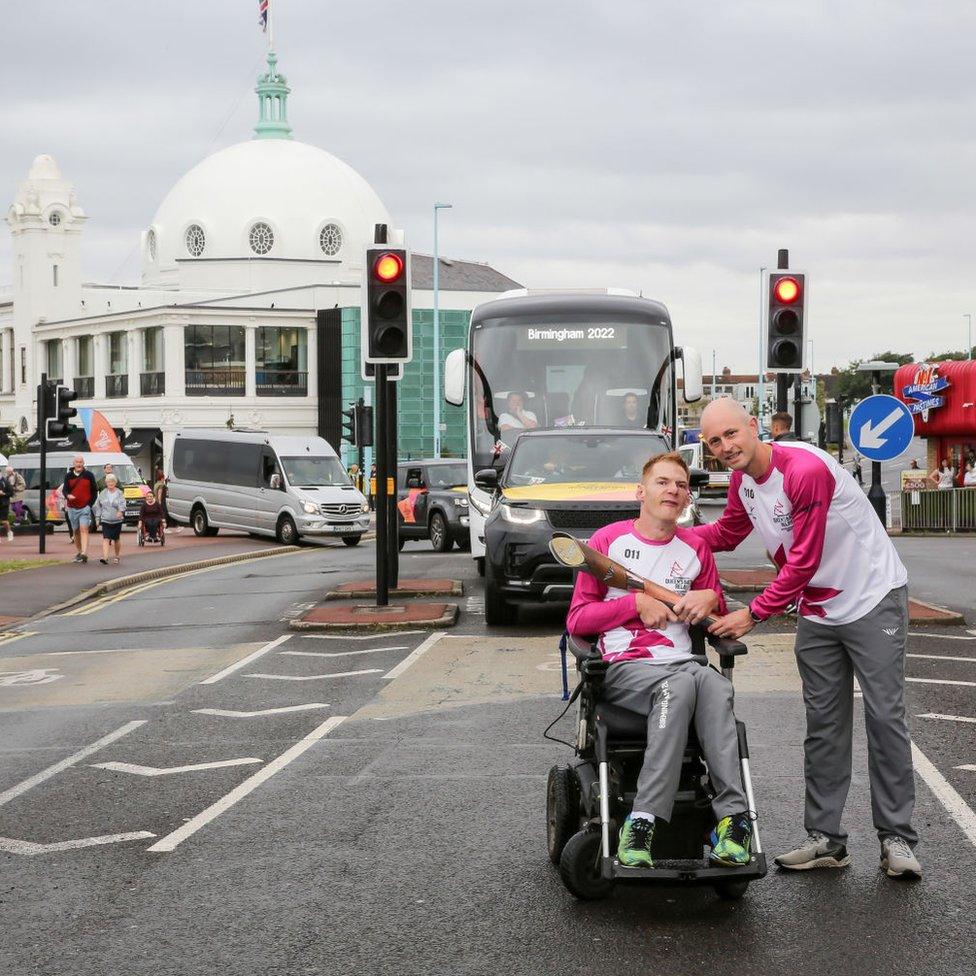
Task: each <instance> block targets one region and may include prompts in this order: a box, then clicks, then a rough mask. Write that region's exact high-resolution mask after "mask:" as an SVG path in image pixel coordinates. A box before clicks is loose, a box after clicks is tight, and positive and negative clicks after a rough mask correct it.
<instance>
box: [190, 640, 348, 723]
mask: <svg viewBox="0 0 976 976" xmlns="http://www.w3.org/2000/svg"><path fill="white" fill-rule="evenodd" d="M284 653H287V651H285V652H284ZM328 707H329V706H328V703H327V702H310V703H309V704H308V705H285V706H284V708H262V709H259V710H258V711H256V712H234V711H230V710H229V709H226V708H194V709H193V712H194V714H195V715H220V716H222V717H223V718H257V717H258V716H259V715H284V714H285V713H286V712H304V711H308V710H309V709H312V708H328Z"/></svg>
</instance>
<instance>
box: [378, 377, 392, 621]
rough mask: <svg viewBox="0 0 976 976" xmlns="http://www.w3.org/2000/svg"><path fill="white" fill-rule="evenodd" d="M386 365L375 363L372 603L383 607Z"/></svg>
mask: <svg viewBox="0 0 976 976" xmlns="http://www.w3.org/2000/svg"><path fill="white" fill-rule="evenodd" d="M386 373H387V366H386V364H385V363H377V364H376V374H375V375H376V418H375V419H376V437H375V438H374V439H375V441H376V445H375V447H376V605H377V606H378V607H385V606H387V605H388V604H389V602H390V583H389V576H388V573H389V569H390V566H389V562H388V557H387V545H388V544H389V540H388V538H387V535H388V530H389V524H390V523H389V516H388V515H387V494H388V493H387V490H386V479H387V477H388V468H389V461H388V455H389V446H390V445H389V439H388V437H387V434H386V424H387V392H388V384H387V379H386Z"/></svg>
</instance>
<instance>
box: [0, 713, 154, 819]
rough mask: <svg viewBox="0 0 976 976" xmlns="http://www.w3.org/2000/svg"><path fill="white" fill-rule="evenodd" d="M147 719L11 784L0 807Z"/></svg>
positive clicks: (142, 723)
mask: <svg viewBox="0 0 976 976" xmlns="http://www.w3.org/2000/svg"><path fill="white" fill-rule="evenodd" d="M146 721H147V719H138V720H136V721H134V722H127V723H126V724H125V725H123V726H122V727H121V728H118V729H116V730H115V731H114V732H109V734H108V735H106V736H102V738H101V739H99V740H98V741H97V742H93V743H92V744H91V745H90V746H85V748H84V749H80V750H79V751H78V752H76V753H74V755H71V756H68V758H67V759H62V760H61V762H57V763H55V764H54V765H53V766H48V768H47V769H44V770H42V771H41V772H39V773H35V774H34V775H33V776H31V777H30V779H25V780H24V782H23V783H18V784H17V785H16V786H11V787H10V789H9V790H6V791H5V792H3V793H0V807H2V806H3V805H4V804H5V803H9V802H10V801H11V800H14V799H16V798H17V797H18V796H22V795H23V794H24V793H26V792H27V791H28V790H29V789H33V787H35V786H37V785H38V783H43V782H44V781H45V780H47V779H50V778H51V777H52V776H57V774H58V773H60V772H62V770H65V769H67V768H68V767H69V766H74V765H75V763H79V762H81V760H82V759H87V758H88V757H89V756H90V755H92V754H93V753H96V752H98V750H99V749H102V748H104V747H105V746H107V745H109V744H110V743H112V742H115V741H116V740H117V739H121V738H122V736H123V735H128V734H129V733H130V732H132V731H133V730H135V729H137V728H139V726H140V725H145V724H146Z"/></svg>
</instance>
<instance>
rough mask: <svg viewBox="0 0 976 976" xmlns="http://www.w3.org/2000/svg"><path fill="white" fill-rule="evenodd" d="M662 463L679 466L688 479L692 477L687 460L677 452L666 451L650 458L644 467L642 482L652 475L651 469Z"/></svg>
mask: <svg viewBox="0 0 976 976" xmlns="http://www.w3.org/2000/svg"><path fill="white" fill-rule="evenodd" d="M661 461H670V462H671V463H672V464H676V465H678V467H679V468H681V469H682V470H683V471H684V473H685V477H686V478H690V477H691V472H690V471H689V470H688V464H687V462H686V461H685V459H684V458H683V457H682V456H681V455H680V454H679V453H678V452H677V451H665V452H663V453H661V454H655V455H654V457H652V458H648V459H647V463H646V464H645V465H644V469H643V471H641V481H644V480H645V479H646V478H647V476H648V475H649V474H650V473H651V469H652V468H653V467H654V465H655V464H658V463H660V462H661Z"/></svg>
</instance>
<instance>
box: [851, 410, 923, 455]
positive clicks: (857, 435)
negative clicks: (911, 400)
mask: <svg viewBox="0 0 976 976" xmlns="http://www.w3.org/2000/svg"><path fill="white" fill-rule="evenodd" d="M848 433H849V434H850V437H851V444H853V445H854V450H855V451H857V452H858V453H859V454H863V455H864V457H866V458H867V459H868V460H869V461H894V460H895V458H900V457H901V456H902V455H903V454H904V453H905V451H907V450H908V447H909V445H910V444H911V442H912V438H913V437H914V436H915V419H914V417H913V416H912V412H911V410H909V409H908V407H906V406H905V404H904V403H902V402H901V400H899V399H898V398H897V397H893V396H889V395H888V394H885V393H879V394H876V395H875V396H869V397H867V398H866V399H864V400H862V401H861V402H860V403H859V404H857V406H855V407H854V409H853V410H852V411H851V419H850V421H849V422H848Z"/></svg>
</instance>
